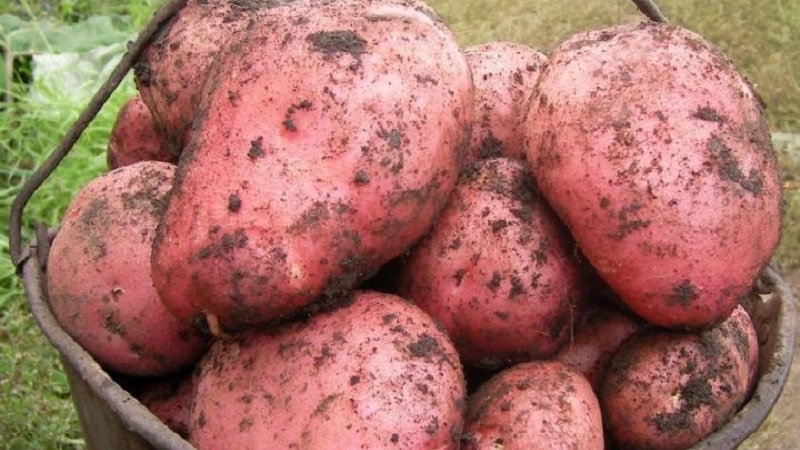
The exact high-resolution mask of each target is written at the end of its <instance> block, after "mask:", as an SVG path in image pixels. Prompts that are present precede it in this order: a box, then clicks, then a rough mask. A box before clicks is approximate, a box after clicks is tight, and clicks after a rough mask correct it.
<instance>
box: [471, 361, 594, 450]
mask: <svg viewBox="0 0 800 450" xmlns="http://www.w3.org/2000/svg"><path fill="white" fill-rule="evenodd" d="M462 444H463V445H462V448H463V449H464V450H479V449H480V450H494V449H503V450H562V449H563V450H568V449H580V450H602V449H603V446H604V440H603V425H602V420H601V414H600V406H599V405H598V402H597V397H596V396H595V394H594V392H593V391H592V388H591V386H589V383H588V382H587V381H586V379H585V378H584V377H583V376H581V375H580V374H578V373H577V372H574V371H572V370H571V369H570V368H568V367H567V366H565V365H563V364H561V363H559V362H555V361H536V362H528V363H521V364H517V365H515V366H513V367H511V368H508V369H505V370H503V371H502V372H500V373H499V374H497V375H495V376H494V377H492V378H491V379H490V380H489V381H487V382H486V383H484V384H483V385H482V386H481V387H480V388H478V390H477V391H476V392H475V393H474V394H472V395H471V396H470V398H469V401H468V406H467V416H466V422H465V424H464V434H463V437H462Z"/></svg>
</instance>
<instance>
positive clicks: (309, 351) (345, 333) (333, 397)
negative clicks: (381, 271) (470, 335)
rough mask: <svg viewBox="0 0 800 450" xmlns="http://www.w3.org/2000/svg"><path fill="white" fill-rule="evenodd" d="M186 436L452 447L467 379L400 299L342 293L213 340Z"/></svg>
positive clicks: (206, 441) (252, 444) (305, 445)
mask: <svg viewBox="0 0 800 450" xmlns="http://www.w3.org/2000/svg"><path fill="white" fill-rule="evenodd" d="M199 370H200V372H199V376H198V381H197V390H196V395H195V400H194V403H193V407H192V412H191V420H190V425H189V426H190V432H189V433H190V441H191V442H192V443H193V444H194V445H195V446H197V448H199V449H203V450H215V449H237V450H248V449H291V448H302V449H317V450H321V449H342V448H347V449H380V448H387V449H389V448H392V449H408V450H424V449H431V450H433V449H437V450H445V449H457V448H458V439H459V436H460V433H461V428H462V425H463V417H462V415H463V408H464V404H465V402H466V390H465V386H464V378H463V373H462V370H461V364H460V362H459V360H458V355H457V354H456V351H455V348H453V345H452V343H451V342H450V340H449V338H448V337H447V334H446V333H445V332H444V331H443V330H442V329H441V328H439V327H438V326H437V325H436V324H435V322H434V321H433V320H432V319H431V318H430V317H428V316H427V315H426V314H425V313H424V312H422V311H421V310H420V309H419V308H417V307H416V306H414V305H413V304H411V303H409V302H407V301H406V300H404V299H402V298H400V297H397V296H394V295H389V294H382V293H378V292H374V291H356V292H355V293H354V294H353V296H352V303H351V304H349V305H347V306H343V307H341V308H339V309H335V310H333V311H330V312H324V313H319V314H317V315H315V316H313V317H311V319H309V320H308V321H307V322H297V323H292V324H287V325H285V326H283V327H281V328H278V329H276V330H273V331H256V330H248V331H245V332H243V333H241V334H240V335H239V336H237V337H236V338H235V339H231V340H221V341H217V342H215V343H214V344H213V345H212V347H211V350H210V352H209V353H208V355H207V356H206V358H205V359H203V361H202V362H201V363H200V365H199Z"/></svg>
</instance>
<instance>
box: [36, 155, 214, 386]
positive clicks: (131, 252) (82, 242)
mask: <svg viewBox="0 0 800 450" xmlns="http://www.w3.org/2000/svg"><path fill="white" fill-rule="evenodd" d="M174 175H175V166H174V165H172V164H169V163H165V162H158V161H143V162H139V163H136V164H132V165H129V166H125V167H121V168H119V169H116V170H112V171H110V172H108V173H106V174H104V175H103V176H100V177H98V178H95V179H93V180H92V181H90V182H89V183H88V184H87V185H86V186H84V187H83V188H82V189H81V190H80V191H79V192H78V193H77V194H76V195H75V197H74V198H73V199H72V201H71V202H70V204H69V207H68V208H67V211H66V212H65V214H64V217H63V220H62V222H61V227H60V229H59V231H58V234H57V235H56V237H55V239H54V240H53V244H52V247H51V249H50V255H49V259H48V265H47V286H48V292H49V297H50V298H49V300H50V306H51V308H52V310H53V314H54V315H55V317H56V318H57V319H58V321H59V323H60V324H61V326H62V327H63V328H64V330H65V331H66V332H67V333H69V334H70V335H71V336H72V337H73V338H74V339H75V341H76V342H77V343H78V344H80V345H81V346H82V347H83V348H84V349H85V350H86V351H87V352H88V353H90V354H91V355H92V356H93V357H94V358H95V360H97V361H98V362H99V363H100V364H101V365H103V366H105V367H106V368H108V369H112V370H114V371H117V372H120V373H124V374H129V375H137V376H155V375H165V374H168V373H173V372H177V371H179V370H180V369H183V368H185V367H188V366H190V365H192V364H194V363H195V362H196V361H197V360H198V359H199V358H200V357H201V356H202V354H203V352H204V351H205V350H206V343H205V338H204V337H202V336H201V335H199V334H198V333H197V332H195V331H194V329H193V328H192V327H190V326H189V325H188V324H184V323H179V322H178V320H177V319H176V318H175V317H173V316H172V315H171V314H170V312H169V311H168V310H167V309H166V308H165V307H164V305H163V304H162V303H161V300H160V298H159V296H158V293H157V292H156V289H155V287H154V286H153V281H152V279H151V278H150V253H151V245H152V242H153V236H154V234H155V228H156V223H157V222H158V219H159V218H160V217H161V214H162V213H163V210H164V199H165V196H166V193H167V190H168V189H169V186H170V183H171V182H172V180H173V178H174Z"/></svg>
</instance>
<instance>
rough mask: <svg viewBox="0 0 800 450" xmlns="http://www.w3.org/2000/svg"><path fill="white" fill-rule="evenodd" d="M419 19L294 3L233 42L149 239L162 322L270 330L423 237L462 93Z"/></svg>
mask: <svg viewBox="0 0 800 450" xmlns="http://www.w3.org/2000/svg"><path fill="white" fill-rule="evenodd" d="M426 8H427V7H425V6H424V5H423V4H421V3H418V2H414V1H409V2H395V3H390V2H381V1H377V2H376V1H361V0H347V1H339V2H335V3H330V4H328V3H327V2H316V3H315V2H298V3H295V4H293V5H291V6H287V7H285V8H274V9H271V10H269V11H268V14H264V15H263V18H262V22H261V23H262V25H263V26H260V27H257V28H254V29H252V30H248V31H247V32H243V33H241V34H240V35H239V36H238V38H236V39H235V40H234V39H233V38H232V41H234V42H235V45H232V46H231V47H230V48H229V49H228V50H227V52H226V54H225V55H224V56H221V57H220V58H219V60H218V65H217V72H216V73H215V75H214V78H213V82H211V83H209V86H208V87H209V89H208V92H207V101H206V102H205V103H203V106H202V110H203V111H202V115H203V117H204V120H202V121H199V122H198V123H196V127H195V134H194V136H193V139H192V143H191V145H189V147H188V148H187V149H186V152H185V153H184V157H183V158H182V159H181V161H180V164H179V168H178V173H179V176H178V177H177V180H176V183H175V188H174V189H173V191H172V193H171V195H170V197H169V201H168V206H167V209H166V213H165V216H164V220H163V221H162V223H161V224H160V226H159V231H158V235H157V238H156V241H155V244H154V253H153V277H154V279H155V282H156V287H157V289H158V291H159V293H160V294H161V295H162V298H163V300H164V302H165V303H166V304H167V305H168V306H169V308H170V309H171V310H172V311H173V313H175V314H176V315H178V316H179V317H180V318H181V319H182V320H184V321H192V320H193V319H194V318H196V317H198V316H207V317H208V318H210V320H212V322H213V321H215V320H217V321H219V323H220V324H221V325H222V327H223V328H224V329H228V330H236V329H241V328H246V327H248V326H252V325H255V324H258V323H264V322H270V321H273V320H276V319H280V318H282V317H286V316H289V315H292V314H294V313H296V312H297V311H298V310H299V309H300V308H303V307H305V306H307V305H308V304H310V303H311V302H313V301H315V300H316V299H319V298H320V297H321V296H335V295H336V294H338V293H341V292H346V291H348V290H350V289H351V288H352V287H354V286H356V285H357V284H358V283H359V282H361V281H363V280H365V279H366V278H368V277H369V276H370V275H371V274H373V273H374V272H376V271H377V270H378V268H379V267H381V265H383V264H384V263H386V262H387V261H389V260H390V259H392V258H394V257H396V256H398V255H400V254H401V253H402V252H403V251H405V250H406V249H407V248H408V247H410V246H411V244H412V243H413V242H415V241H416V240H418V239H419V238H420V237H421V236H422V235H423V234H424V233H425V232H427V230H428V229H429V228H430V226H431V224H432V223H433V220H434V218H435V216H436V215H437V214H438V213H439V211H440V210H441V208H442V207H443V206H444V204H445V202H446V200H447V197H448V196H449V194H450V192H451V191H452V188H453V186H454V185H455V182H456V179H457V177H458V171H459V164H460V155H461V152H462V149H463V148H464V147H465V144H466V142H467V140H468V137H469V130H470V126H471V105H472V83H471V74H470V71H469V67H468V65H467V63H466V59H465V57H464V55H463V53H462V52H461V50H460V48H459V46H458V44H457V42H456V41H455V38H454V37H453V36H452V34H451V33H450V32H449V31H447V29H446V27H445V26H444V24H443V23H442V22H441V21H440V19H438V18H437V17H435V16H433V15H432V13H429V12H428V10H427V9H426ZM398 61H402V64H398Z"/></svg>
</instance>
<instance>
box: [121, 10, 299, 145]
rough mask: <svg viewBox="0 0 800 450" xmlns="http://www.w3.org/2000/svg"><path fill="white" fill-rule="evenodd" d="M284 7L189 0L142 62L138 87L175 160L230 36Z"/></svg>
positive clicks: (138, 68)
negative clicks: (261, 14)
mask: <svg viewBox="0 0 800 450" xmlns="http://www.w3.org/2000/svg"><path fill="white" fill-rule="evenodd" d="M282 3H286V2H284V1H280V0H269V1H260V0H250V1H228V0H188V1H187V2H186V4H185V5H184V6H183V7H182V8H181V9H180V11H179V12H178V14H177V15H176V16H175V17H173V19H172V20H171V21H170V22H169V23H168V24H167V25H166V26H165V27H164V28H163V31H162V32H161V34H162V35H161V36H159V37H158V38H156V39H155V40H154V41H153V43H152V44H151V45H150V46H149V47H148V48H147V49H146V50H145V51H144V53H143V54H142V56H141V57H140V58H139V61H137V64H136V66H135V67H134V75H135V80H136V86H137V88H138V89H139V92H140V95H141V96H142V98H143V100H144V102H145V103H146V104H147V106H148V107H149V108H150V110H151V111H152V112H153V115H154V116H155V120H156V122H157V123H158V125H159V126H160V127H161V129H162V130H164V134H165V137H166V141H165V143H166V145H167V147H168V148H169V149H170V150H171V151H172V152H173V153H174V154H175V155H178V154H180V152H181V150H182V149H183V147H184V146H185V145H186V144H187V143H188V141H189V136H190V132H191V125H192V122H193V121H194V119H195V116H196V114H197V112H198V110H197V105H198V103H199V101H200V97H201V93H202V90H203V87H204V85H205V82H206V79H207V77H208V72H209V70H210V69H211V66H212V65H213V64H214V61H215V59H216V58H217V57H218V55H219V52H220V51H221V49H222V48H223V47H224V46H225V43H226V42H227V40H228V36H229V35H230V34H231V33H233V32H234V31H235V30H237V29H239V28H242V27H245V26H247V25H248V24H249V23H250V22H251V21H253V20H254V19H255V17H256V12H257V11H258V10H260V9H262V8H271V7H274V6H277V5H280V4H282Z"/></svg>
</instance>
